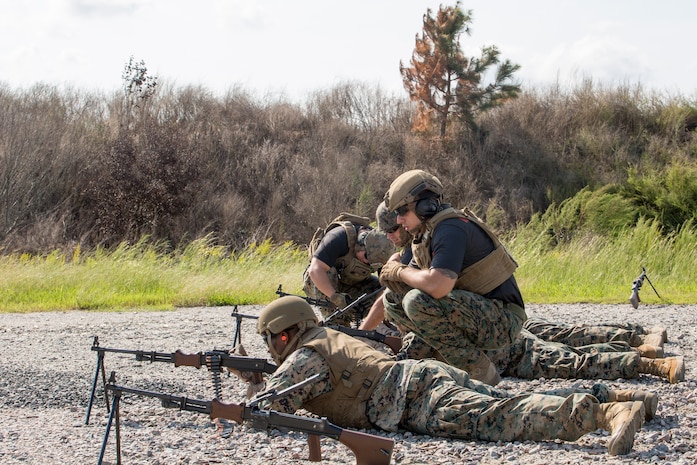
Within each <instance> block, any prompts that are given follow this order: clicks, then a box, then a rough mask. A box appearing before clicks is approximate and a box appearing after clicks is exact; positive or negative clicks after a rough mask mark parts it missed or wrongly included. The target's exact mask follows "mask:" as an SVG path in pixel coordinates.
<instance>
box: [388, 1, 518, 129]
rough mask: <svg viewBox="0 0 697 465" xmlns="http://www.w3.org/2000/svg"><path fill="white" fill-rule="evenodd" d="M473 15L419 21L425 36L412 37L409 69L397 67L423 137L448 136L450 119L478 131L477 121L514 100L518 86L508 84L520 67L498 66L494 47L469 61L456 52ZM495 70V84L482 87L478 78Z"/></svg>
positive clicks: (455, 12)
mask: <svg viewBox="0 0 697 465" xmlns="http://www.w3.org/2000/svg"><path fill="white" fill-rule="evenodd" d="M471 23H472V10H467V11H466V12H465V11H463V10H462V9H461V8H460V2H459V1H458V2H457V3H456V5H455V6H449V7H444V6H443V5H441V6H440V8H439V10H438V14H437V15H436V17H435V18H434V17H433V16H432V11H431V9H430V8H429V9H428V10H426V14H425V15H424V18H423V32H422V33H421V36H419V34H417V35H416V45H415V47H414V52H413V54H412V58H411V60H410V65H411V66H408V67H407V66H404V65H403V63H402V62H401V61H400V63H399V71H400V73H401V74H402V80H403V82H404V87H405V88H406V90H407V92H409V97H410V98H411V99H412V101H416V102H417V115H416V118H415V121H414V130H415V131H418V132H422V133H428V132H430V131H431V130H432V129H433V128H434V127H439V129H440V131H439V134H440V137H441V139H443V138H444V137H445V134H446V128H447V124H448V118H449V117H450V115H453V116H454V117H456V118H458V119H459V120H461V121H462V122H464V123H465V124H466V125H467V127H469V128H470V129H476V122H475V119H476V115H477V114H478V113H480V112H483V111H486V110H489V109H491V108H493V107H496V106H497V105H500V104H501V103H503V102H504V101H506V100H508V99H511V98H515V97H517V96H518V93H519V91H520V86H519V85H518V84H516V83H514V82H512V78H513V73H515V72H516V71H517V70H518V69H519V68H520V66H519V65H516V64H513V63H511V62H510V61H509V60H505V61H503V62H501V58H500V52H499V50H498V48H496V47H495V46H488V47H484V48H482V54H481V56H480V57H479V58H474V57H473V58H468V57H466V56H465V54H464V53H463V52H462V49H461V48H460V35H461V34H462V33H463V32H464V33H466V34H467V35H470V28H469V26H470V24H471ZM495 65H498V67H497V69H496V73H495V77H494V80H493V82H491V83H489V84H487V85H486V86H485V87H482V75H483V74H484V73H485V72H486V71H488V70H489V68H491V67H492V66H495Z"/></svg>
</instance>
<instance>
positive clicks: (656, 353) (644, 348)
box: [634, 344, 665, 358]
mask: <svg viewBox="0 0 697 465" xmlns="http://www.w3.org/2000/svg"><path fill="white" fill-rule="evenodd" d="M634 349H636V350H637V351H638V352H639V354H640V355H641V356H642V357H646V358H663V357H664V356H665V353H664V352H663V347H657V346H652V345H650V344H642V345H640V346H639V347H635V348H634Z"/></svg>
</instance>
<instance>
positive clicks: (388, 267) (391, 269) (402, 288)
mask: <svg viewBox="0 0 697 465" xmlns="http://www.w3.org/2000/svg"><path fill="white" fill-rule="evenodd" d="M406 267H407V265H404V264H403V263H400V262H398V261H394V260H391V261H389V262H387V263H385V265H384V266H383V267H382V269H381V270H380V284H382V285H383V286H386V287H388V288H389V289H390V290H391V291H392V292H394V293H397V294H402V295H404V294H406V293H407V292H409V291H410V290H411V287H410V286H409V285H407V284H405V283H404V281H402V278H401V276H400V272H401V271H402V270H403V269H404V268H406Z"/></svg>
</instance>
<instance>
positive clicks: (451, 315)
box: [383, 289, 523, 370]
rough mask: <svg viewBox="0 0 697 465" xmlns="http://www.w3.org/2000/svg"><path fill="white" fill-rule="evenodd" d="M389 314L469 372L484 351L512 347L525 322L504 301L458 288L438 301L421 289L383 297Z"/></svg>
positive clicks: (394, 320)
mask: <svg viewBox="0 0 697 465" xmlns="http://www.w3.org/2000/svg"><path fill="white" fill-rule="evenodd" d="M383 302H384V304H385V315H386V316H387V319H388V320H390V321H392V322H393V323H395V324H396V325H397V327H399V328H400V330H402V331H403V332H404V333H407V332H409V331H411V332H413V333H414V334H415V335H416V336H417V337H418V338H419V339H421V340H423V341H424V342H426V344H428V345H429V346H430V347H432V348H433V349H435V350H437V351H438V353H440V355H441V356H442V358H443V359H444V360H445V361H447V362H448V363H449V364H450V365H453V366H456V367H458V368H461V369H463V370H467V368H468V367H469V366H471V365H472V364H473V363H474V362H475V361H476V360H477V359H478V358H479V357H480V355H481V353H482V352H481V350H482V349H498V348H500V347H504V346H506V345H509V344H511V343H512V342H513V341H514V340H515V338H516V336H517V335H518V333H519V332H520V330H521V328H522V325H523V320H522V319H521V318H520V317H519V316H517V315H516V314H514V313H512V312H511V311H509V310H507V309H506V308H505V307H504V306H503V304H502V302H501V301H498V300H491V299H487V298H485V297H483V296H481V295H479V294H474V293H472V292H468V291H464V290H459V289H455V290H453V291H451V292H450V293H449V294H448V295H447V296H445V297H443V298H441V299H434V298H433V297H431V296H430V295H428V294H426V293H425V292H422V291H420V290H418V289H412V290H410V291H409V292H407V293H406V294H404V295H403V297H402V296H401V295H400V294H396V293H394V292H392V291H388V292H386V293H385V295H384V297H383Z"/></svg>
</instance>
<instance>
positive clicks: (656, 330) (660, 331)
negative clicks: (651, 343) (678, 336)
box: [648, 326, 668, 343]
mask: <svg viewBox="0 0 697 465" xmlns="http://www.w3.org/2000/svg"><path fill="white" fill-rule="evenodd" d="M648 332H649V333H655V334H660V335H661V339H662V340H663V342H664V343H665V342H668V331H667V330H666V328H665V327H664V326H654V327H653V328H649V329H648Z"/></svg>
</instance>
